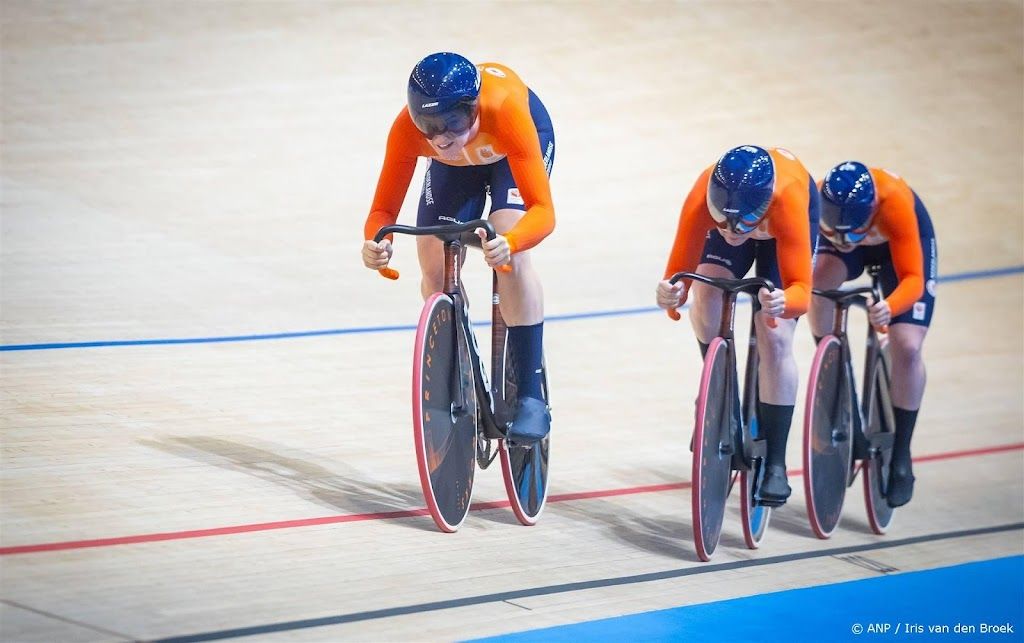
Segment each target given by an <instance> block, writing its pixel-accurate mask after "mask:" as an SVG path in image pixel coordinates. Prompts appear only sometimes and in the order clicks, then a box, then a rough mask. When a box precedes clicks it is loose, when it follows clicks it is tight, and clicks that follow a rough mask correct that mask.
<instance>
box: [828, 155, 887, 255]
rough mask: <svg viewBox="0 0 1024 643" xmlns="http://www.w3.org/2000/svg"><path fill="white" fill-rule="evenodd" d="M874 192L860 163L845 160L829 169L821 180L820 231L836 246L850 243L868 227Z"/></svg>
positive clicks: (871, 215) (865, 170)
mask: <svg viewBox="0 0 1024 643" xmlns="http://www.w3.org/2000/svg"><path fill="white" fill-rule="evenodd" d="M876 205H877V196H876V194H875V181H874V179H872V178H871V172H870V171H869V170H868V168H867V167H865V166H864V164H863V163H858V162H857V161H846V162H844V163H840V164H839V165H837V166H835V167H834V168H832V169H831V170H829V172H828V174H827V175H826V176H825V180H824V181H822V184H821V223H820V227H821V232H822V234H824V235H825V237H826V238H828V240H829V241H831V242H832V243H834V244H836V245H837V246H847V247H849V246H853V245H856V244H858V243H860V242H861V241H863V240H864V237H866V236H867V235H868V231H870V229H871V222H872V219H873V218H874V215H875V210H876V209H877V208H876Z"/></svg>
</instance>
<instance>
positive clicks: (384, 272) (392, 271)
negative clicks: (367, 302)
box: [377, 268, 398, 281]
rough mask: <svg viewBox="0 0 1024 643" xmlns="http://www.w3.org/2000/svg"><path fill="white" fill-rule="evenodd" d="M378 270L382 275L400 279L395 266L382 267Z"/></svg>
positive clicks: (386, 277)
mask: <svg viewBox="0 0 1024 643" xmlns="http://www.w3.org/2000/svg"><path fill="white" fill-rule="evenodd" d="M377 272H379V273H380V276H381V277H384V278H385V279H391V280H392V281H394V280H395V279H398V271H397V270H395V269H394V268H381V269H380V270H378V271H377Z"/></svg>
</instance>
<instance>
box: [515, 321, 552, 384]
mask: <svg viewBox="0 0 1024 643" xmlns="http://www.w3.org/2000/svg"><path fill="white" fill-rule="evenodd" d="M508 344H509V352H510V353H511V354H512V359H513V360H515V366H516V380H517V382H516V383H517V384H518V385H519V397H533V398H536V399H538V400H542V399H544V393H543V392H542V391H541V361H542V360H543V358H544V322H541V323H539V324H533V325H532V326H509V328H508Z"/></svg>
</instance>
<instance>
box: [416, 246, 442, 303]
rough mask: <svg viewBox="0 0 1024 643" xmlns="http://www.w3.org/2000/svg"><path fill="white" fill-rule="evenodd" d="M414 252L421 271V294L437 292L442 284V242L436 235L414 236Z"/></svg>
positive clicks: (427, 294)
mask: <svg viewBox="0 0 1024 643" xmlns="http://www.w3.org/2000/svg"><path fill="white" fill-rule="evenodd" d="M416 254H417V256H418V257H419V260H420V270H421V271H422V273H423V296H424V297H428V296H429V295H430V294H431V293H435V292H438V291H439V290H441V288H442V287H443V286H444V242H443V241H441V240H440V239H438V238H437V237H432V236H422V237H416Z"/></svg>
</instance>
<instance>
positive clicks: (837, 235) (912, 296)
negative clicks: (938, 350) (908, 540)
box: [811, 161, 938, 507]
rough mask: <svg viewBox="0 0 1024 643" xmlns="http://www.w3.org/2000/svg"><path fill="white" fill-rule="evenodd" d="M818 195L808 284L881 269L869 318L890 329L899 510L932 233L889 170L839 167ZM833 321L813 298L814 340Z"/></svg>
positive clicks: (920, 377) (919, 372)
mask: <svg viewBox="0 0 1024 643" xmlns="http://www.w3.org/2000/svg"><path fill="white" fill-rule="evenodd" d="M821 196H822V215H821V242H820V243H821V256H820V257H819V259H818V263H817V266H816V267H815V270H814V286H815V287H816V288H821V289H833V288H838V287H839V286H840V285H841V284H842V283H843V282H844V281H848V280H850V279H855V278H856V277H857V276H858V275H860V274H861V272H862V271H863V270H864V266H865V265H868V264H873V265H879V266H881V267H882V273H881V278H882V291H883V294H884V296H885V298H884V299H883V300H881V301H878V302H874V303H873V304H872V306H871V307H870V309H869V318H870V321H871V323H872V324H874V325H875V326H889V350H890V355H891V356H892V391H891V395H892V403H893V407H894V408H893V412H894V415H895V420H896V427H895V435H894V440H893V450H892V463H891V465H890V467H891V468H890V478H889V490H888V493H887V498H886V501H887V502H888V504H889V505H890V506H892V507H899V506H902V505H905V504H907V503H908V502H910V498H911V496H912V495H913V493H914V474H913V469H912V467H911V457H910V440H911V437H912V436H913V433H914V425H915V424H916V422H917V412H918V410H919V409H920V407H921V398H922V397H923V396H924V386H925V368H924V362H923V361H922V359H921V347H922V345H923V344H924V338H925V335H926V334H927V333H928V326H929V325H930V324H931V320H932V312H933V311H934V309H935V279H936V275H937V269H938V255H937V250H936V245H935V230H934V228H933V227H932V222H931V218H930V217H929V216H928V211H927V210H926V209H925V207H924V204H923V203H921V199H919V198H918V196H917V194H916V193H915V192H914V191H913V190H911V189H910V186H909V185H907V183H906V181H904V180H903V179H902V178H900V177H899V176H897V175H895V174H893V173H891V172H889V171H888V170H883V169H881V168H868V167H866V166H865V165H864V164H863V163H859V162H857V161H846V162H844V163H840V164H839V165H837V166H835V167H834V168H832V169H831V170H830V171H829V173H828V175H827V176H826V177H825V180H824V181H823V182H822V184H821ZM831 323H832V308H831V306H829V305H828V302H827V301H822V300H816V301H815V302H814V304H813V306H812V308H811V326H812V330H813V331H814V336H815V339H816V340H820V339H821V337H823V336H824V335H826V334H828V332H829V328H830V326H831Z"/></svg>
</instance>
